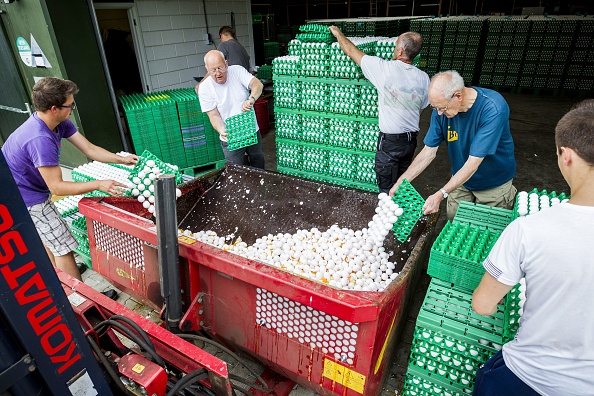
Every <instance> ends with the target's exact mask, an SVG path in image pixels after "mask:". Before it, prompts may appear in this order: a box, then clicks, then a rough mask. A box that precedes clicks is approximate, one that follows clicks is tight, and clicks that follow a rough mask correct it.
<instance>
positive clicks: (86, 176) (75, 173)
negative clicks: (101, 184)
mask: <svg viewBox="0 0 594 396" xmlns="http://www.w3.org/2000/svg"><path fill="white" fill-rule="evenodd" d="M71 176H72V180H73V181H75V182H88V181H91V180H115V181H117V182H119V183H122V184H126V185H129V183H128V177H129V176H130V169H124V168H120V167H115V166H112V165H111V164H106V163H103V162H99V161H93V162H89V163H86V164H83V165H81V166H78V167H76V168H74V169H73V170H72V173H71ZM124 195H125V196H129V195H130V189H126V190H125V192H124ZM84 196H90V197H105V196H109V194H107V193H105V192H103V191H99V190H95V191H90V192H88V193H86V194H84Z"/></svg>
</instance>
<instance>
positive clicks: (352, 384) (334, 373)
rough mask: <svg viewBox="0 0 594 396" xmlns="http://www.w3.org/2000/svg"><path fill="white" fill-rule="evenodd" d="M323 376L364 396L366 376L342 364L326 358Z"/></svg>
mask: <svg viewBox="0 0 594 396" xmlns="http://www.w3.org/2000/svg"><path fill="white" fill-rule="evenodd" d="M323 375H324V377H326V378H329V379H331V380H332V381H334V382H338V383H339V384H341V385H343V386H346V387H347V388H349V389H352V390H354V391H355V392H359V393H360V394H363V390H364V389H365V376H364V375H363V374H360V373H358V372H356V371H353V370H351V369H350V368H348V367H345V366H343V365H342V364H340V363H336V362H333V361H332V360H329V359H326V358H324V372H323Z"/></svg>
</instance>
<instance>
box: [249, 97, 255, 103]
mask: <svg viewBox="0 0 594 396" xmlns="http://www.w3.org/2000/svg"><path fill="white" fill-rule="evenodd" d="M248 99H254V103H256V100H257V99H256V98H254V97H253V96H250V97H249V98H248Z"/></svg>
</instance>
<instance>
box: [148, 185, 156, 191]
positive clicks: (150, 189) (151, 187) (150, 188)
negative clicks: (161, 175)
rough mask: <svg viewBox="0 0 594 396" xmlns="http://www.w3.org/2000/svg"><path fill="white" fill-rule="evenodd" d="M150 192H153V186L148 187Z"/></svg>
mask: <svg viewBox="0 0 594 396" xmlns="http://www.w3.org/2000/svg"><path fill="white" fill-rule="evenodd" d="M148 189H149V191H150V192H155V186H153V185H152V184H151V185H150V186H149V187H148Z"/></svg>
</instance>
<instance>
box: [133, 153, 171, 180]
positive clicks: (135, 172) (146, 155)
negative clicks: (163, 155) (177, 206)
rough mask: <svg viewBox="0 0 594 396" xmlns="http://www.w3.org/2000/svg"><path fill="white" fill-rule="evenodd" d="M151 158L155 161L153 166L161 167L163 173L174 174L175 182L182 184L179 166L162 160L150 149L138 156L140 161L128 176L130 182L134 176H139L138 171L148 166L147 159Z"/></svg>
mask: <svg viewBox="0 0 594 396" xmlns="http://www.w3.org/2000/svg"><path fill="white" fill-rule="evenodd" d="M149 160H152V161H153V162H154V163H155V165H154V166H153V167H155V166H156V167H157V168H159V169H160V170H161V174H172V175H174V176H175V184H180V183H182V182H183V176H182V173H181V172H180V171H179V170H178V169H177V166H175V165H171V164H168V163H166V162H164V161H162V160H161V159H159V158H158V157H157V156H155V155H154V154H152V153H151V152H150V151H148V150H144V151H143V153H142V154H141V155H139V156H138V161H137V162H136V165H134V168H133V169H132V171H130V176H129V177H128V180H129V181H130V182H132V181H133V180H134V178H135V177H137V176H138V173H139V172H141V171H142V170H143V169H144V168H145V166H147V161H149ZM149 168H150V167H149Z"/></svg>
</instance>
